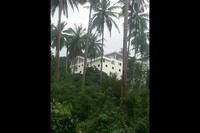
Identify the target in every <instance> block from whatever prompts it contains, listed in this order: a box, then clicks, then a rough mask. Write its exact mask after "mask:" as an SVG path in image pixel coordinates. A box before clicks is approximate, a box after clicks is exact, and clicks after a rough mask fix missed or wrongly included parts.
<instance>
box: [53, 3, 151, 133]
mask: <svg viewBox="0 0 200 133" xmlns="http://www.w3.org/2000/svg"><path fill="white" fill-rule="evenodd" d="M85 3H89V5H90V6H89V7H90V8H89V10H90V11H89V14H88V15H89V23H88V27H87V29H86V28H85V27H82V26H81V25H76V24H75V27H68V25H67V23H66V22H62V21H61V18H62V17H61V14H62V13H63V14H64V15H65V16H66V17H67V18H68V9H69V7H71V8H72V9H78V6H84V4H85ZM145 8H146V4H145V2H144V0H119V1H118V2H117V3H115V4H113V5H111V2H110V0H51V14H52V16H54V14H55V11H56V10H58V23H57V25H55V24H53V23H51V47H52V48H55V50H56V52H55V56H53V54H52V53H51V132H52V133H148V132H149V88H148V86H149V64H148V60H149V32H148V26H147V21H148V13H146V12H145ZM116 9H122V10H121V11H120V12H119V11H117V10H116ZM120 17H123V18H124V28H123V33H124V34H123V40H124V41H123V44H122V54H123V69H122V79H121V80H118V79H117V78H116V77H117V75H115V74H110V75H107V74H106V73H104V72H103V71H102V65H101V69H100V70H98V69H96V68H93V67H86V60H87V59H88V58H89V59H91V60H94V59H95V58H96V57H99V56H100V57H101V58H102V57H103V55H104V45H105V44H104V42H105V41H104V39H105V38H104V32H105V31H108V32H109V33H110V35H111V31H112V27H115V28H116V29H118V26H117V24H116V23H115V21H114V19H113V18H120ZM68 19H70V18H68ZM86 30H87V32H86ZM118 30H119V29H118ZM64 47H65V48H66V56H65V57H60V50H62V48H64ZM131 51H133V53H132V55H133V56H132V57H131V56H130V52H131ZM78 56H83V57H84V63H83V64H84V66H83V67H84V68H83V75H81V74H76V73H74V70H75V64H76V62H77V57H78ZM101 63H102V60H101ZM70 67H71V68H72V67H73V71H71V70H72V69H71V68H70Z"/></svg>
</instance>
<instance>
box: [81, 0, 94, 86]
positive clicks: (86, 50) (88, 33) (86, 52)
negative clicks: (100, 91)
mask: <svg viewBox="0 0 200 133" xmlns="http://www.w3.org/2000/svg"><path fill="white" fill-rule="evenodd" d="M91 12H92V5H91V3H90V12H89V22H88V29H87V42H86V48H85V58H84V63H83V80H82V88H83V87H84V85H85V74H86V65H87V54H88V46H89V39H90V38H89V37H90V21H91Z"/></svg>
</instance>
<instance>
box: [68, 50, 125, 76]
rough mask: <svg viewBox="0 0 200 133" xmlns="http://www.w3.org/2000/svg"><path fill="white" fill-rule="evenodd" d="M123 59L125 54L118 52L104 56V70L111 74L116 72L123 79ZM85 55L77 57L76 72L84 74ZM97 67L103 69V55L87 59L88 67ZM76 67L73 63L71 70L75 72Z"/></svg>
mask: <svg viewBox="0 0 200 133" xmlns="http://www.w3.org/2000/svg"><path fill="white" fill-rule="evenodd" d="M122 61H123V55H122V54H121V53H118V52H112V53H109V54H106V55H104V56H103V67H102V71H103V72H105V73H107V74H108V75H110V74H111V73H116V74H117V78H118V79H121V76H122ZM83 63H84V58H83V57H80V56H79V57H77V63H76V65H75V71H74V73H81V74H83ZM91 66H93V67H96V68H97V69H99V70H101V57H98V58H96V59H95V60H92V61H91V60H87V67H91ZM73 69H74V67H73V66H72V65H71V70H72V72H73Z"/></svg>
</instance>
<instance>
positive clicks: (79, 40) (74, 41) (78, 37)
mask: <svg viewBox="0 0 200 133" xmlns="http://www.w3.org/2000/svg"><path fill="white" fill-rule="evenodd" d="M85 30H86V29H85V28H83V27H82V26H77V25H75V29H72V28H69V29H67V30H65V31H63V32H64V33H67V34H68V35H70V36H71V37H70V38H71V40H70V45H69V46H68V49H69V58H70V60H71V62H72V63H73V65H74V69H73V73H74V70H75V64H76V58H77V56H81V55H83V45H84V43H85V41H86V39H85V36H84V34H85Z"/></svg>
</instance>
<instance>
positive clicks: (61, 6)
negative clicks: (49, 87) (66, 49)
mask: <svg viewBox="0 0 200 133" xmlns="http://www.w3.org/2000/svg"><path fill="white" fill-rule="evenodd" d="M68 4H70V6H71V8H72V9H73V10H74V6H75V7H76V8H77V9H78V7H77V3H76V1H75V0H51V14H52V16H54V13H55V11H56V9H57V8H58V33H57V42H56V70H55V78H56V81H58V80H59V53H60V52H59V50H60V36H61V35H60V31H61V13H62V12H63V14H64V15H66V17H67V18H68Z"/></svg>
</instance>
